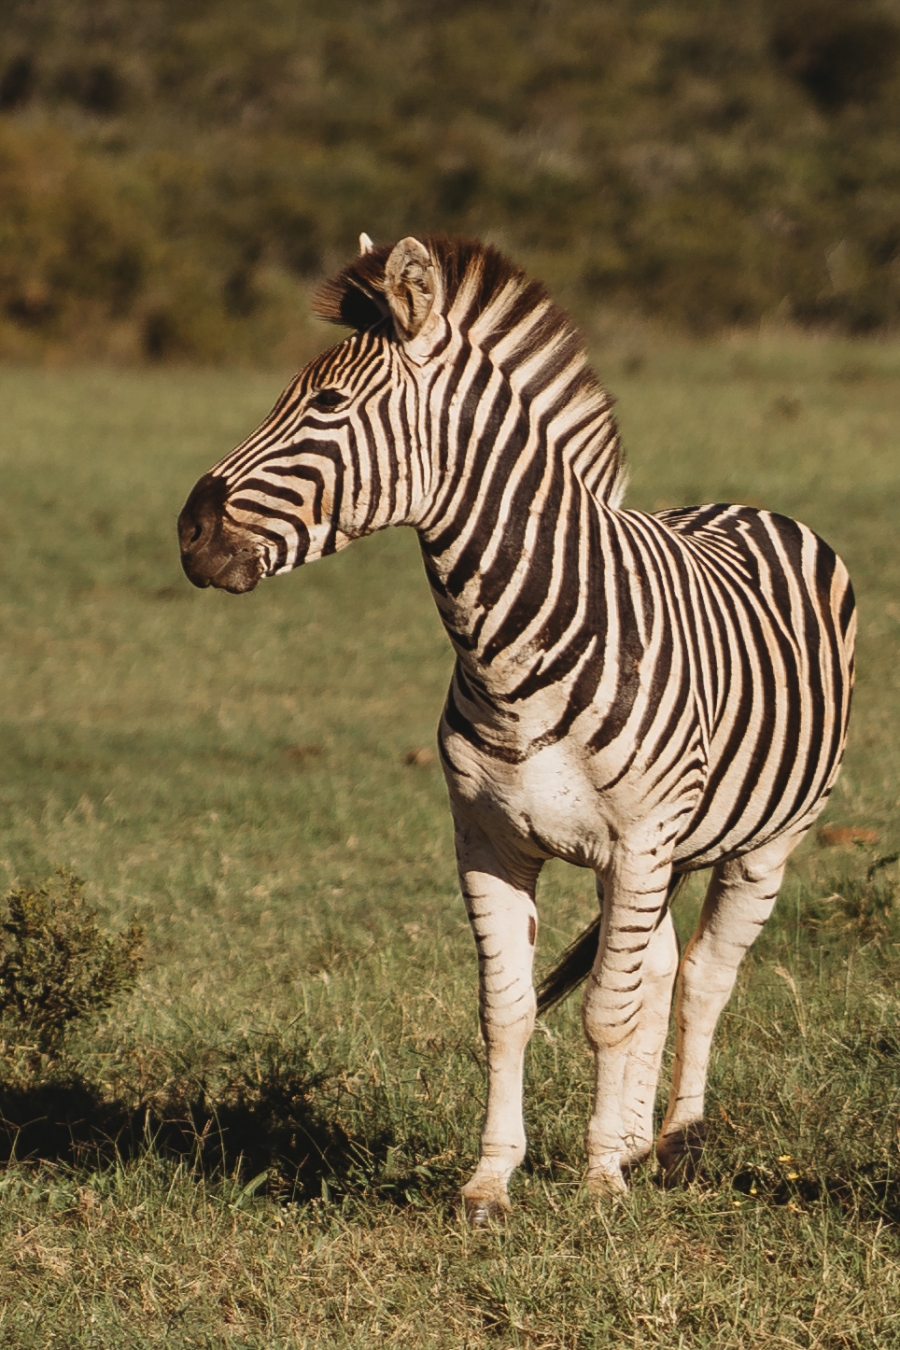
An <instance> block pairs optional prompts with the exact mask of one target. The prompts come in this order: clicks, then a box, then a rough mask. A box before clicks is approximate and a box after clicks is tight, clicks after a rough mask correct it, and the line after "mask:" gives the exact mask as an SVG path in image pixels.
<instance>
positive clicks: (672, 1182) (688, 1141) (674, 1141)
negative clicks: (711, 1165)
mask: <svg viewBox="0 0 900 1350" xmlns="http://www.w3.org/2000/svg"><path fill="white" fill-rule="evenodd" d="M705 1143H706V1125H705V1124H704V1122H703V1121H702V1120H694V1121H692V1122H691V1123H690V1125H684V1126H682V1127H681V1128H680V1129H677V1130H672V1131H670V1132H669V1133H668V1134H663V1135H660V1138H659V1143H658V1144H657V1145H656V1156H657V1158H658V1159H659V1163H660V1167H661V1168H662V1183H663V1185H664V1186H679V1185H686V1184H687V1183H688V1182H689V1181H693V1180H694V1179H695V1178H696V1177H697V1175H698V1174H699V1171H700V1162H701V1159H702V1157H703V1148H704V1145H705Z"/></svg>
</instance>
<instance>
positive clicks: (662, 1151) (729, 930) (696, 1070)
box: [656, 831, 805, 1183]
mask: <svg viewBox="0 0 900 1350" xmlns="http://www.w3.org/2000/svg"><path fill="white" fill-rule="evenodd" d="M803 833H805V831H800V832H799V833H796V834H793V835H790V836H787V837H782V838H780V839H777V840H773V841H772V843H770V844H767V845H765V846H764V847H763V848H760V849H756V850H754V851H753V852H752V853H747V854H745V855H744V856H743V857H742V858H735V859H732V860H731V861H730V862H725V863H720V864H719V865H718V866H716V867H715V868H714V869H713V874H712V878H711V880H710V883H709V889H708V890H707V893H706V899H705V901H704V905H703V912H702V914H701V916H700V923H699V925H698V927H697V931H696V932H695V933H694V935H693V937H692V938H691V940H690V942H689V944H688V947H687V950H686V951H685V954H684V959H683V961H682V963H681V970H680V972H679V975H678V988H677V994H676V1001H675V1022H676V1044H675V1061H674V1065H673V1069H672V1088H671V1093H670V1096H669V1105H668V1110H667V1112H666V1116H665V1119H664V1121H663V1124H662V1129H661V1131H660V1135H659V1139H658V1141H657V1146H656V1152H657V1157H658V1158H659V1161H660V1163H661V1165H662V1169H663V1178H664V1180H665V1181H667V1182H670V1183H671V1182H673V1181H679V1180H683V1181H688V1180H690V1179H691V1177H693V1176H694V1175H695V1174H696V1171H697V1167H698V1165H699V1162H700V1156H701V1154H702V1152H703V1144H704V1137H705V1131H704V1123H703V1113H704V1098H705V1092H706V1075H707V1070H708V1067H709V1057H710V1050H711V1047H712V1038H713V1033H714V1031H715V1029H716V1023H717V1022H718V1020H719V1016H720V1014H721V1012H722V1009H723V1008H724V1007H725V1004H726V1003H727V1002H728V999H729V997H730V996H731V991H732V989H733V988H734V983H735V979H736V977H737V971H738V966H739V965H740V963H741V960H742V959H743V957H744V954H745V953H746V951H747V949H748V948H749V947H750V945H751V944H752V942H753V941H754V939H755V938H756V937H757V935H758V934H759V931H760V929H761V928H762V926H763V924H764V923H765V922H766V919H768V917H769V915H770V914H771V912H772V908H773V906H774V904H775V897H776V896H777V894H778V890H779V887H780V886H781V879H782V876H783V875H784V867H785V863H786V862H787V859H788V856H789V854H790V853H791V851H792V850H793V848H794V847H795V846H796V845H797V844H798V843H799V841H800V839H801V838H802V835H803Z"/></svg>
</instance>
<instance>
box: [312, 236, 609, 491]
mask: <svg viewBox="0 0 900 1350" xmlns="http://www.w3.org/2000/svg"><path fill="white" fill-rule="evenodd" d="M423 243H424V244H425V246H426V247H427V249H428V251H429V253H430V254H431V256H432V258H433V259H434V260H435V262H436V263H437V264H438V266H439V267H440V269H441V273H442V276H443V283H444V298H445V306H446V311H445V312H446V313H447V315H448V316H449V317H451V318H453V319H454V320H456V322H457V323H458V324H459V325H460V326H461V327H463V328H465V329H466V330H471V329H472V328H475V329H476V330H477V333H478V340H479V343H480V344H481V345H482V346H487V347H491V348H494V347H497V345H498V344H499V343H501V342H502V340H503V338H504V337H506V335H507V334H509V333H511V332H513V330H515V329H517V328H520V326H522V325H523V324H524V327H525V328H526V329H527V335H526V336H525V338H524V341H523V342H518V343H516V356H517V358H518V359H520V360H521V359H525V358H527V357H528V356H529V355H530V354H531V353H537V352H539V351H541V350H546V351H547V352H548V353H552V357H551V358H550V359H551V362H552V365H553V367H554V368H555V369H556V370H560V371H561V370H563V369H564V368H566V367H568V368H569V369H570V370H571V369H572V368H573V367H574V370H575V371H576V372H577V373H575V374H574V378H573V379H572V381H571V382H570V385H569V392H570V397H571V398H572V401H573V404H578V405H579V406H582V407H583V408H584V409H585V411H594V412H596V413H597V415H598V417H599V416H602V415H603V414H605V415H606V419H607V435H605V436H604V438H603V444H602V446H598V458H597V463H596V465H595V466H594V470H593V472H591V470H590V469H589V468H588V466H587V465H586V464H583V467H584V468H585V469H586V470H587V476H588V477H590V478H591V479H593V484H594V485H595V486H596V488H597V490H598V495H600V496H602V497H603V498H605V499H606V500H607V501H608V502H609V503H610V505H612V506H618V505H619V502H620V501H621V498H622V495H623V493H624V491H625V485H626V471H625V465H624V456H623V454H622V451H621V448H620V446H619V440H618V433H617V431H616V428H615V422H614V419H613V416H612V412H611V409H612V404H613V400H612V399H611V398H610V396H609V395H608V394H607V392H606V390H605V389H604V388H603V386H602V385H601V383H600V381H599V380H598V379H597V376H596V375H595V374H594V372H593V370H592V369H591V368H590V366H589V365H588V361H587V353H586V350H585V344H584V339H583V338H582V336H581V334H580V332H579V331H578V329H577V328H576V326H575V324H574V323H573V321H572V319H571V317H570V315H569V314H568V313H567V312H566V310H564V309H563V308H562V306H560V305H557V304H556V303H555V302H554V301H553V300H551V299H550V296H549V295H548V294H547V290H546V288H545V287H544V285H543V283H542V282H540V281H535V280H532V279H531V278H529V277H527V276H526V275H525V272H524V271H523V269H522V268H521V267H518V266H517V265H516V264H515V263H513V262H511V261H510V260H509V259H508V258H506V257H504V255H503V254H502V253H500V251H499V250H498V249H496V248H494V247H493V245H491V244H483V243H481V242H480V241H478V240H473V239H449V238H447V237H446V235H427V236H426V237H425V238H424V239H423ZM393 247H394V246H393V244H382V245H380V246H378V247H376V248H372V249H371V250H370V251H369V252H368V253H364V254H361V255H360V256H359V257H358V258H354V260H353V262H351V263H350V264H348V266H347V267H345V268H344V269H343V271H341V272H339V273H338V274H337V276H335V277H331V278H330V279H329V280H328V281H326V282H324V283H323V284H322V286H321V287H320V288H319V290H318V291H317V292H316V294H315V295H314V297H313V306H312V307H313V313H314V314H316V315H317V316H318V317H319V318H320V319H325V320H327V321H328V322H329V323H336V324H342V325H343V326H344V327H346V328H355V329H357V330H358V331H360V332H362V331H364V330H365V329H367V328H372V327H374V326H375V325H376V324H379V323H382V322H383V321H384V319H385V318H386V317H387V316H388V315H389V314H390V310H389V308H388V304H387V300H386V299H385V268H386V265H387V261H388V258H389V257H390V255H391V252H392V250H393ZM529 318H531V320H532V321H531V322H530V323H525V321H526V320H528V319H529Z"/></svg>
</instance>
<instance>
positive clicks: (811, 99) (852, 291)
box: [0, 0, 900, 362]
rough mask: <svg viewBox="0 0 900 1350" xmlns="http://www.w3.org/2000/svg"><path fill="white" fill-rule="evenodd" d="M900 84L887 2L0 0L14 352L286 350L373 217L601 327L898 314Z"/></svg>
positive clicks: (9, 354)
mask: <svg viewBox="0 0 900 1350" xmlns="http://www.w3.org/2000/svg"><path fill="white" fill-rule="evenodd" d="M898 107H900V0H877V3H876V0H668V2H667V3H654V0H615V3H603V2H602V0H600V2H597V0H591V2H588V0H490V3H484V2H482V3H467V0H255V3H254V4H253V5H252V6H251V5H247V4H246V3H244V2H243V0H141V3H140V4H134V3H133V0H4V4H3V5H2V7H0V357H4V358H6V359H16V360H30V359H32V360H45V361H46V360H50V361H54V360H70V359H78V360H90V359H106V360H114V361H128V362H131V361H138V360H150V361H160V360H175V359H192V360H204V361H209V360H215V361H224V360H234V359H237V360H243V361H248V360H249V361H254V360H259V361H262V360H265V361H267V362H271V361H276V362H277V361H285V362H287V361H293V360H296V359H297V357H298V356H300V355H305V352H306V349H307V348H308V346H309V345H310V344H311V343H313V342H315V343H316V345H321V338H320V337H319V338H315V337H313V336H312V335H311V333H310V331H309V330H308V329H307V327H306V323H307V320H306V317H305V316H306V309H307V304H306V293H307V291H308V289H309V286H310V284H311V282H312V281H313V280H314V279H315V278H316V277H318V276H319V275H321V274H322V273H323V272H324V271H327V270H328V269H330V268H333V267H334V266H336V265H338V264H340V263H342V262H343V261H344V259H345V258H346V256H347V255H348V253H350V252H352V251H353V250H354V249H355V244H356V237H357V235H358V233H359V231H360V230H361V229H365V230H367V231H368V232H369V233H370V234H372V235H373V237H375V238H376V239H379V240H385V239H391V238H396V237H399V236H400V235H402V234H404V233H407V232H412V231H414V232H416V233H419V232H426V231H446V232H449V233H466V234H476V235H480V236H482V237H486V238H489V239H491V240H492V241H493V242H495V243H497V244H499V245H500V246H501V247H503V248H505V249H507V250H508V251H510V252H511V253H513V254H514V255H515V256H516V257H517V258H519V259H521V260H522V261H523V262H525V263H526V264H527V265H528V266H529V267H530V268H531V269H533V270H534V271H536V272H537V273H538V274H539V275H541V276H543V277H544V278H545V279H546V280H547V282H548V283H549V284H550V286H551V288H552V289H553V291H554V293H555V294H556V295H557V296H559V297H560V298H561V299H562V300H563V301H564V302H565V303H567V304H568V305H569V306H570V308H571V309H572V310H573V311H574V313H575V314H576V316H577V317H578V318H579V319H580V320H581V321H582V322H583V323H585V324H587V325H588V326H589V327H590V328H592V329H593V330H594V331H595V332H596V331H597V325H598V324H599V325H602V323H603V322H609V320H610V318H611V317H614V318H616V319H617V320H619V319H624V318H626V317H628V318H631V319H638V320H641V321H644V320H651V321H658V322H660V323H662V324H663V325H667V326H669V327H670V328H673V329H680V330H688V331H691V332H694V333H711V332H717V331H721V330H723V329H729V328H732V327H734V326H748V325H752V324H756V323H758V322H760V321H761V320H769V321H772V322H775V323H786V324H795V325H800V326H805V327H812V328H815V329H818V330H822V329H827V330H831V331H840V332H843V333H863V332H874V331H879V330H889V329H891V328H896V326H897V324H898V320H900V138H898V136H897V114H898ZM604 316H605V318H604Z"/></svg>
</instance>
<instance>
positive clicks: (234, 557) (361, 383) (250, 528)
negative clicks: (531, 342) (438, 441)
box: [178, 235, 447, 592]
mask: <svg viewBox="0 0 900 1350" xmlns="http://www.w3.org/2000/svg"><path fill="white" fill-rule="evenodd" d="M361 243H362V246H363V252H362V255H361V257H360V258H359V259H358V260H357V261H356V262H355V263H354V264H352V265H351V266H350V267H349V268H347V269H345V272H344V273H342V274H341V276H340V277H338V278H336V279H334V280H333V281H331V282H329V283H326V285H325V287H324V288H323V289H322V291H321V292H320V294H319V296H318V297H317V302H316V308H317V312H318V313H319V314H320V315H321V317H325V318H328V319H330V320H332V321H334V322H338V323H344V324H347V325H348V326H352V327H354V328H355V329H356V331H355V332H354V333H353V334H352V335H351V336H350V337H348V338H346V339H345V340H344V341H343V342H340V343H338V345H337V346H335V347H332V348H331V349H330V350H329V351H326V352H323V353H322V355H320V356H318V357H317V358H316V359H315V360H314V361H312V362H311V363H310V364H309V365H308V366H306V367H305V368H304V369H303V370H302V371H301V372H300V374H299V375H298V376H297V377H296V378H295V379H294V381H293V382H292V383H291V384H290V385H289V386H288V388H287V389H286V390H285V392H284V393H283V394H282V396H281V398H280V399H279V400H278V402H277V404H276V405H275V407H274V408H273V410H272V412H271V413H270V414H269V416H268V417H267V418H266V420H265V421H264V422H263V423H262V425H261V426H260V427H259V428H258V430H257V431H255V432H254V433H253V434H252V435H251V436H249V437H248V438H247V440H246V441H244V442H243V443H242V444H241V445H239V446H238V447H237V449H236V450H233V451H232V452H231V453H230V454H228V455H226V456H225V458H224V459H223V460H221V461H220V462H219V463H218V464H217V465H216V466H215V467H214V468H213V469H211V470H210V472H209V473H206V474H204V475H203V477H202V478H201V479H200V480H199V482H198V483H197V484H196V485H195V487H194V489H193V491H192V492H191V494H190V496H189V497H188V500H187V502H186V503H185V506H184V509H183V510H182V512H181V515H180V517H179V521H178V532H179V539H180V544H181V560H182V565H183V567H184V570H185V572H186V573H187V575H188V577H189V578H190V580H191V581H192V582H193V583H194V585H196V586H216V587H221V588H222V589H224V590H228V591H233V592H243V591H249V590H252V589H253V587H254V586H255V585H256V584H257V582H258V581H259V580H260V578H261V577H264V576H273V575H275V574H276V573H279V572H286V571H290V570H291V569H292V568H294V567H298V566H299V565H300V564H301V563H304V562H312V561H314V560H315V559H317V558H321V557H324V556H326V555H327V554H330V553H335V552H337V551H338V550H339V549H341V548H344V547H345V546H346V545H347V544H348V543H350V541H351V540H352V539H354V538H357V537H359V536H361V535H364V534H370V533H372V532H373V531H375V530H379V529H382V528H384V527H385V526H386V525H392V524H401V523H407V522H409V523H412V518H413V516H414V514H415V508H416V506H417V505H418V504H419V502H420V500H421V498H422V493H423V488H424V487H425V486H426V481H425V480H426V479H427V476H428V475H427V473H426V471H425V470H426V467H427V466H425V465H424V463H423V461H422V458H421V456H420V455H419V454H418V441H419V436H418V427H419V421H420V418H419V409H420V406H421V403H422V399H421V394H422V389H423V386H424V385H425V384H427V382H428V376H429V372H430V368H431V365H432V362H431V358H432V357H433V356H434V355H435V354H436V352H437V350H438V349H439V348H440V346H441V345H442V343H444V342H445V341H446V334H447V320H446V318H445V316H444V313H443V300H444V287H443V277H442V273H441V270H440V268H439V267H438V265H437V264H436V262H435V260H434V259H433V258H432V256H431V254H430V253H429V251H428V249H427V248H426V247H425V245H423V244H421V243H419V241H418V240H416V239H412V238H409V239H404V240H401V242H400V243H399V244H397V245H396V246H395V247H394V248H393V249H389V248H381V249H376V248H374V247H373V246H372V244H371V241H370V240H369V239H368V238H367V236H365V235H363V236H362V237H361Z"/></svg>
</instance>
